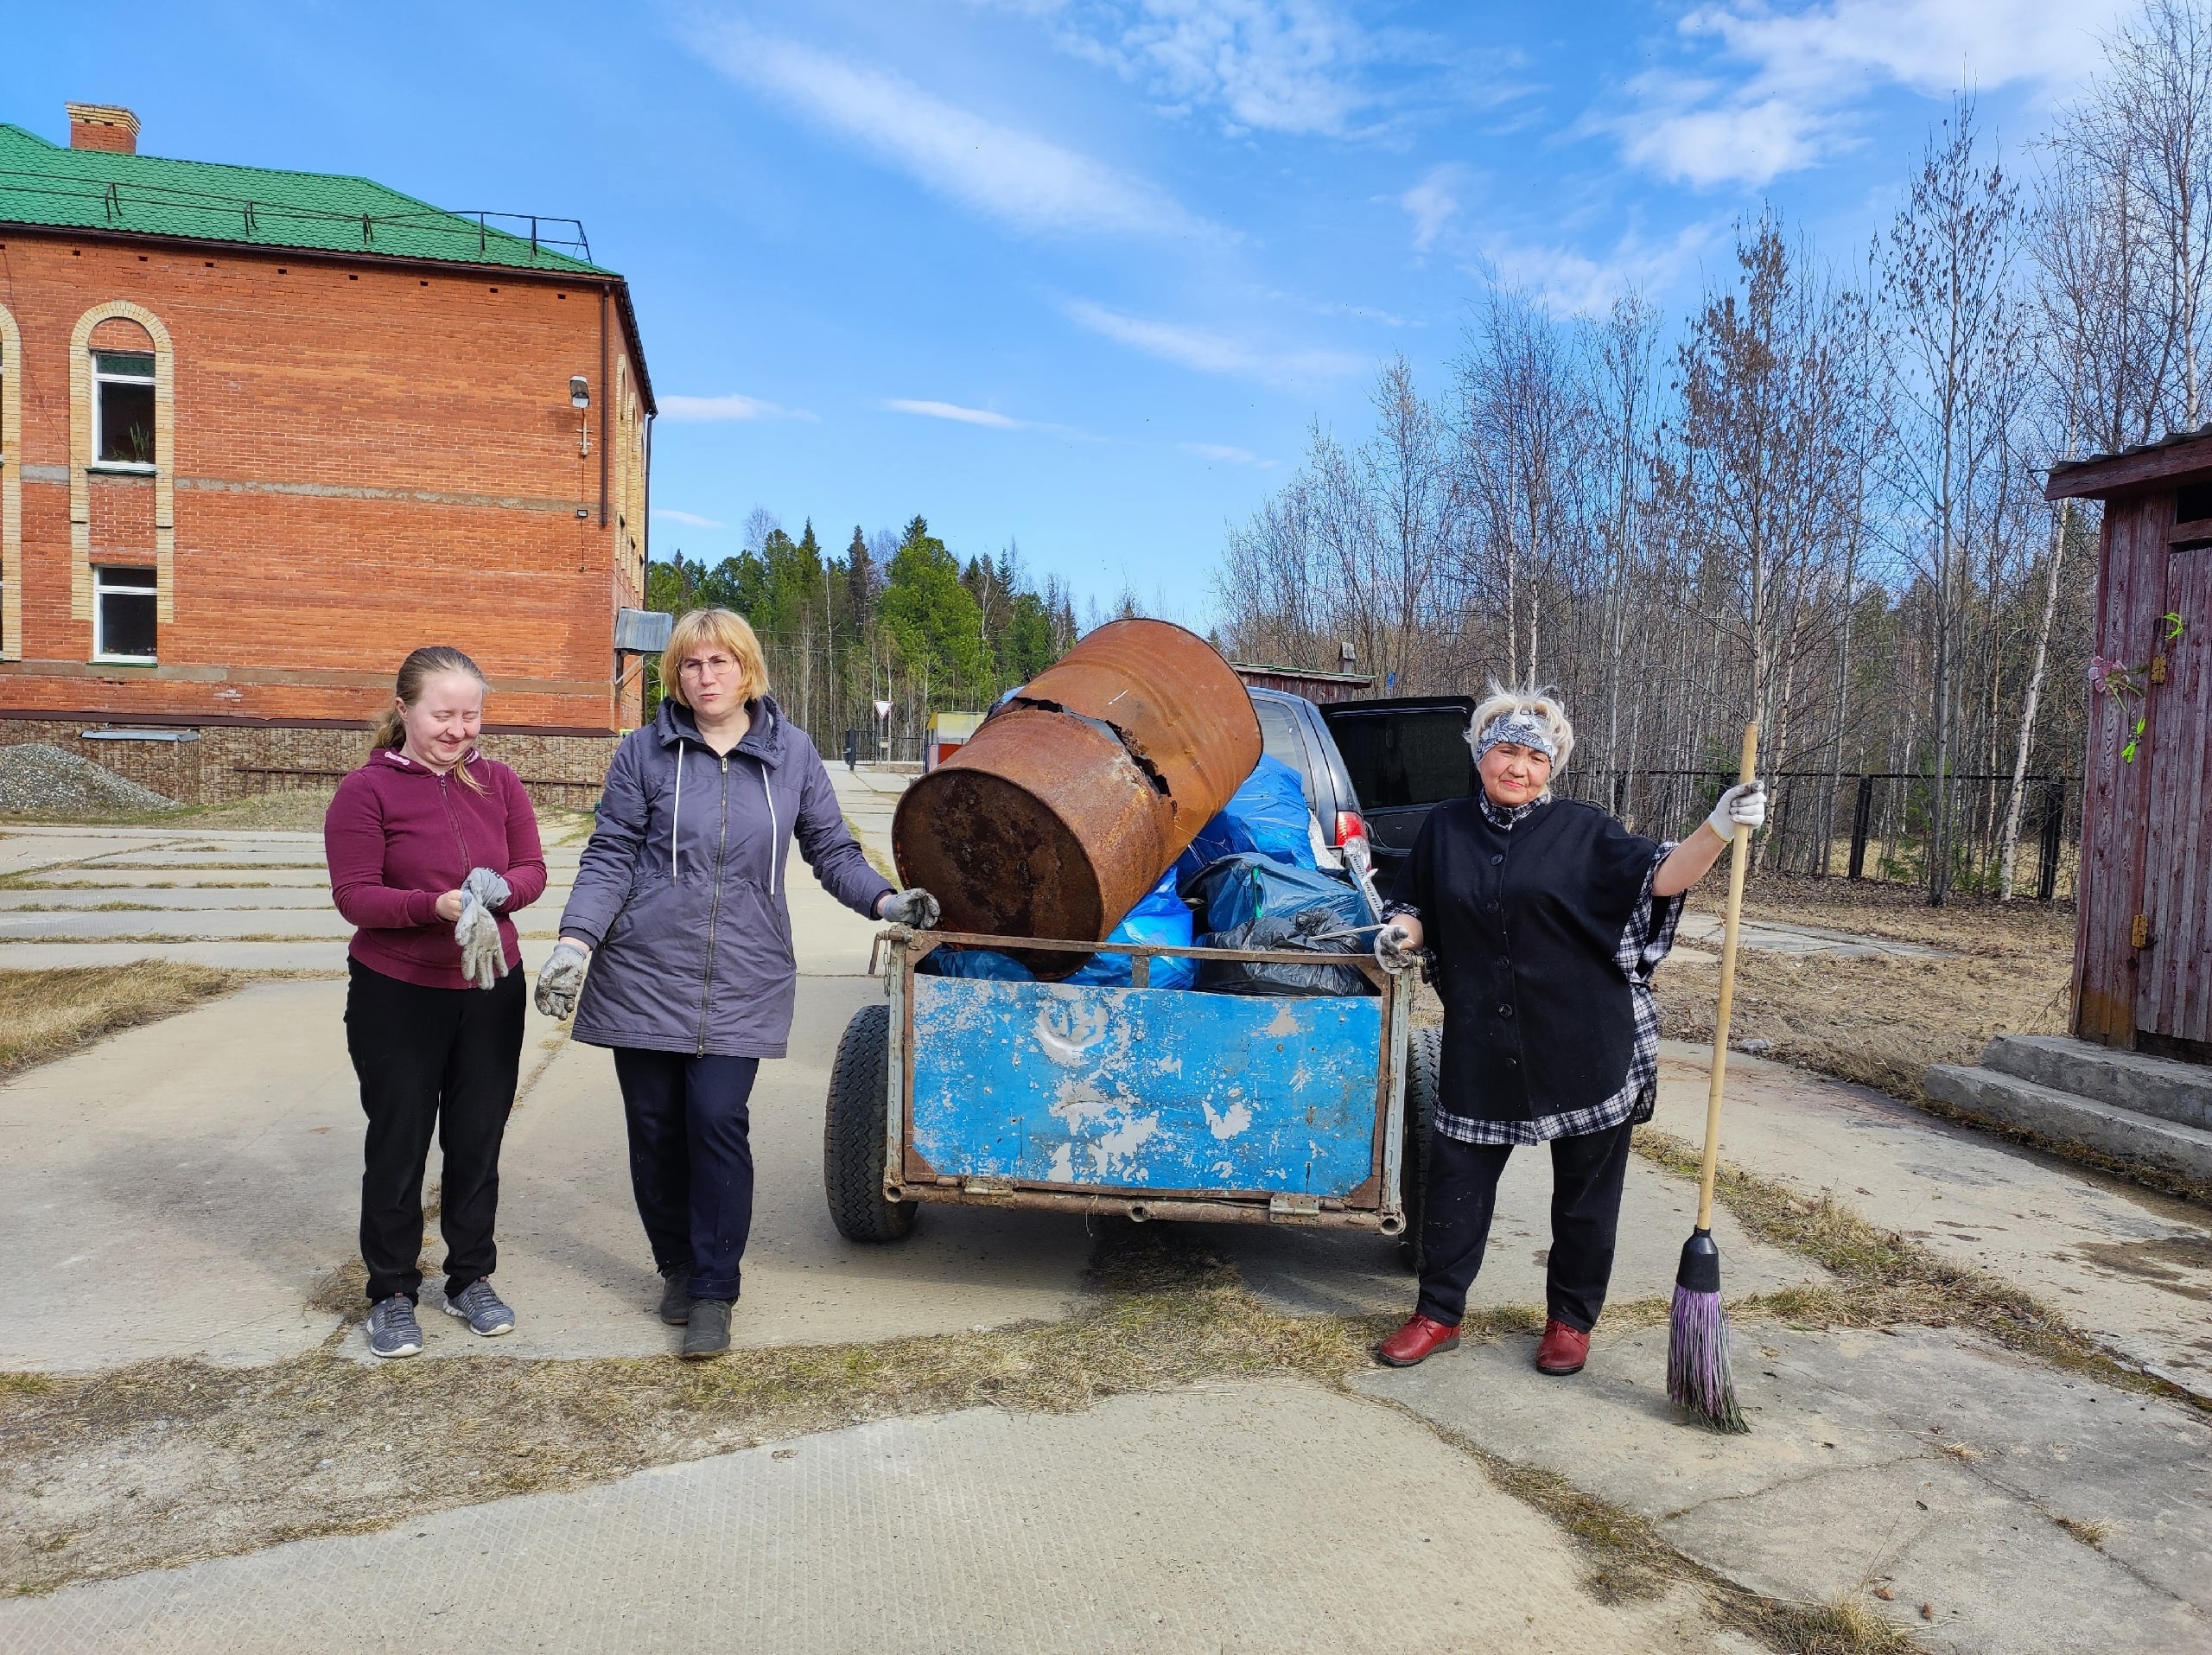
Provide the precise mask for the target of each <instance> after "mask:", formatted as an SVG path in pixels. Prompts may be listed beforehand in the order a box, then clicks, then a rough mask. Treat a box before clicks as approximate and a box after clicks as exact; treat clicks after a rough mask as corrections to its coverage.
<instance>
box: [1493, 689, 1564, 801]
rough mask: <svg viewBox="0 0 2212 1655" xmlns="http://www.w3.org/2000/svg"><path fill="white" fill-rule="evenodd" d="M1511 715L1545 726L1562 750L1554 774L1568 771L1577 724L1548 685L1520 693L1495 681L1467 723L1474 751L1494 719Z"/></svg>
mask: <svg viewBox="0 0 2212 1655" xmlns="http://www.w3.org/2000/svg"><path fill="white" fill-rule="evenodd" d="M1508 714H1518V715H1519V716H1522V717H1523V718H1529V719H1534V720H1535V722H1537V723H1539V724H1541V725H1542V726H1543V729H1544V734H1545V735H1548V736H1549V737H1551V742H1552V745H1553V746H1554V747H1555V748H1558V749H1559V751H1558V753H1557V754H1554V757H1553V759H1552V773H1553V774H1554V775H1557V774H1558V773H1560V771H1562V770H1564V769H1566V768H1567V757H1568V755H1569V754H1572V753H1573V751H1574V723H1573V720H1572V719H1570V718H1568V717H1567V709H1566V708H1565V707H1563V706H1561V705H1560V699H1559V691H1556V690H1554V689H1551V688H1549V687H1548V686H1547V687H1545V688H1542V689H1539V688H1537V687H1536V686H1535V685H1534V684H1529V685H1528V686H1526V687H1525V688H1522V689H1519V690H1501V689H1500V688H1498V684H1497V679H1496V678H1492V679H1491V681H1490V683H1489V684H1488V685H1487V686H1485V688H1484V691H1483V699H1482V703H1481V705H1479V706H1478V707H1477V708H1476V709H1475V714H1474V716H1473V717H1471V718H1470V719H1469V720H1468V721H1467V745H1468V746H1469V747H1470V748H1472V747H1473V746H1474V745H1475V744H1476V743H1477V742H1479V741H1480V740H1481V739H1482V734H1483V732H1484V730H1486V729H1489V728H1490V725H1491V720H1492V719H1494V718H1502V717H1504V716H1507V715H1508ZM1544 791H1545V792H1547V793H1548V792H1550V791H1551V789H1550V788H1548V787H1547V788H1546V789H1545V790H1544Z"/></svg>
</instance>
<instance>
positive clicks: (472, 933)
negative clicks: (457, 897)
mask: <svg viewBox="0 0 2212 1655" xmlns="http://www.w3.org/2000/svg"><path fill="white" fill-rule="evenodd" d="M479 871H482V870H481V869H480V870H479ZM475 877H476V875H474V874H471V875H469V878H470V880H471V881H474V879H475ZM493 877H494V878H497V877H498V875H493ZM453 939H454V941H455V942H457V943H459V944H460V945H461V975H462V976H463V977H467V979H468V980H469V981H470V982H472V983H475V985H476V986H477V987H478V988H480V989H489V988H493V987H495V986H496V985H497V984H498V983H499V979H500V978H501V977H505V975H506V974H507V950H506V945H505V944H504V943H502V942H501V941H500V940H499V920H498V919H497V917H495V916H494V915H493V912H492V910H491V909H489V908H487V907H485V906H484V904H483V902H482V901H480V900H479V899H478V897H477V894H476V893H475V891H474V890H473V889H471V888H468V887H466V886H464V887H463V888H462V889H461V918H460V919H459V920H455V921H454V927H453Z"/></svg>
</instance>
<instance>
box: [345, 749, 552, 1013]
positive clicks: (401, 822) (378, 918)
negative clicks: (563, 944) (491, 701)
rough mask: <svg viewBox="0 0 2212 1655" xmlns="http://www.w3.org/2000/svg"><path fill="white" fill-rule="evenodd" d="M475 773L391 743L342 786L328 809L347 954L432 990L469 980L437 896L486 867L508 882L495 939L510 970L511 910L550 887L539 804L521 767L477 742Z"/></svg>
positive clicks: (517, 950) (515, 960) (472, 759)
mask: <svg viewBox="0 0 2212 1655" xmlns="http://www.w3.org/2000/svg"><path fill="white" fill-rule="evenodd" d="M467 762H468V770H469V773H470V774H471V775H473V776H474V777H475V779H476V780H478V781H480V782H481V783H482V784H483V786H484V791H483V792H476V791H475V790H474V788H472V787H470V786H467V784H466V783H464V782H463V781H462V780H461V778H460V776H459V775H458V774H457V773H455V774H448V775H440V774H439V773H437V772H436V771H435V770H432V769H430V768H429V767H427V766H424V765H420V764H417V763H416V762H415V761H414V760H412V759H410V758H409V757H408V756H407V755H406V754H404V753H402V752H400V751H399V750H398V749H397V748H378V750H377V751H376V752H375V753H372V754H370V755H369V761H368V762H367V763H366V764H365V765H363V766H362V767H360V768H359V769H358V770H356V771H354V772H353V774H351V775H349V776H347V777H346V780H343V781H341V782H340V783H339V784H338V794H337V797H336V798H334V799H332V800H331V801H330V810H329V812H328V814H327V815H326V816H325V817H324V818H323V819H322V843H323V850H324V852H325V855H326V856H327V858H328V860H329V863H330V894H331V896H332V897H333V898H334V900H335V901H337V904H338V911H339V913H342V914H344V915H345V916H346V919H347V920H350V921H351V922H352V923H353V925H354V926H356V927H357V929H356V930H355V931H354V933H353V943H352V944H351V945H349V946H348V947H347V949H346V952H347V953H349V954H351V955H352V956H353V958H355V959H357V960H359V961H360V962H361V964H364V965H365V966H367V967H368V968H369V969H370V970H371V971H376V972H378V973H380V974H381V975H383V976H385V977H397V978H398V979H399V980H400V981H401V982H403V983H418V984H420V985H421V986H422V987H423V988H426V989H466V988H468V987H470V986H471V984H470V983H469V981H468V979H467V977H463V976H462V975H461V946H460V945H459V944H458V943H456V942H454V937H453V921H452V920H441V919H440V918H438V899H439V898H440V897H441V896H442V895H444V894H446V893H447V892H448V891H455V890H459V889H460V888H461V882H462V881H463V880H465V879H467V877H468V875H469V870H470V869H475V868H489V869H491V870H492V871H493V873H495V874H498V875H499V876H500V877H501V878H503V879H505V881H506V882H507V888H508V890H509V892H510V893H511V894H510V895H509V896H508V898H507V901H506V905H505V907H504V908H503V909H502V910H501V912H500V913H499V940H500V941H501V942H502V943H503V944H504V945H505V952H506V957H507V964H508V966H509V968H510V969H512V968H513V967H515V966H518V965H519V964H522V946H521V945H520V944H519V943H518V942H517V941H516V939H515V927H514V922H513V921H512V920H510V919H508V918H507V915H509V914H511V913H514V912H515V911H516V910H517V909H518V908H525V907H529V906H530V905H531V903H532V902H535V901H537V899H538V898H539V897H541V896H543V894H545V854H544V852H543V850H541V849H540V848H539V846H538V843H537V812H535V811H533V810H532V809H531V805H530V795H529V794H528V793H526V792H524V791H523V785H522V783H521V782H520V781H519V780H517V779H516V777H515V773H514V772H513V771H512V770H510V769H508V768H507V767H506V766H505V765H504V764H501V763H499V762H498V761H496V760H493V759H487V758H485V757H484V756H483V755H482V754H479V753H475V752H473V751H472V752H471V753H470V754H469V755H468V761H467Z"/></svg>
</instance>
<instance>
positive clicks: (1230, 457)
mask: <svg viewBox="0 0 2212 1655" xmlns="http://www.w3.org/2000/svg"><path fill="white" fill-rule="evenodd" d="M1175 446H1176V447H1178V448H1179V449H1182V450H1183V452H1184V453H1185V454H1190V455H1197V456H1198V458H1199V459H1201V460H1211V461H1214V462H1215V463H1217V464H1218V465H1224V466H1256V467H1258V468H1260V469H1261V470H1262V471H1265V470H1267V469H1268V468H1269V467H1271V466H1273V465H1274V463H1275V461H1273V460H1262V458H1260V456H1259V455H1256V454H1255V453H1253V452H1252V450H1251V449H1239V448H1232V447H1230V445H1229V444H1228V443H1225V442H1179V443H1177V444H1176V445H1175Z"/></svg>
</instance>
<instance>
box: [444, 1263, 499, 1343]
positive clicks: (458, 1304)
mask: <svg viewBox="0 0 2212 1655" xmlns="http://www.w3.org/2000/svg"><path fill="white" fill-rule="evenodd" d="M446 1314H448V1315H449V1316H459V1317H460V1318H461V1320H462V1321H465V1322H467V1324H468V1331H469V1332H470V1333H472V1334H482V1335H483V1336H484V1337H485V1338H486V1339H497V1338H498V1337H499V1335H500V1334H511V1333H512V1332H514V1330H515V1313H514V1312H513V1311H512V1310H510V1309H508V1308H507V1307H506V1306H505V1305H504V1304H502V1303H500V1302H499V1295H498V1294H496V1293H494V1292H493V1291H492V1283H491V1282H490V1280H489V1279H488V1278H486V1277H484V1276H479V1277H477V1279H476V1280H474V1281H473V1282H471V1283H469V1284H468V1285H467V1287H465V1288H463V1289H461V1291H460V1292H459V1293H456V1294H454V1295H452V1296H451V1297H449V1298H448V1299H447V1300H446Z"/></svg>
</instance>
